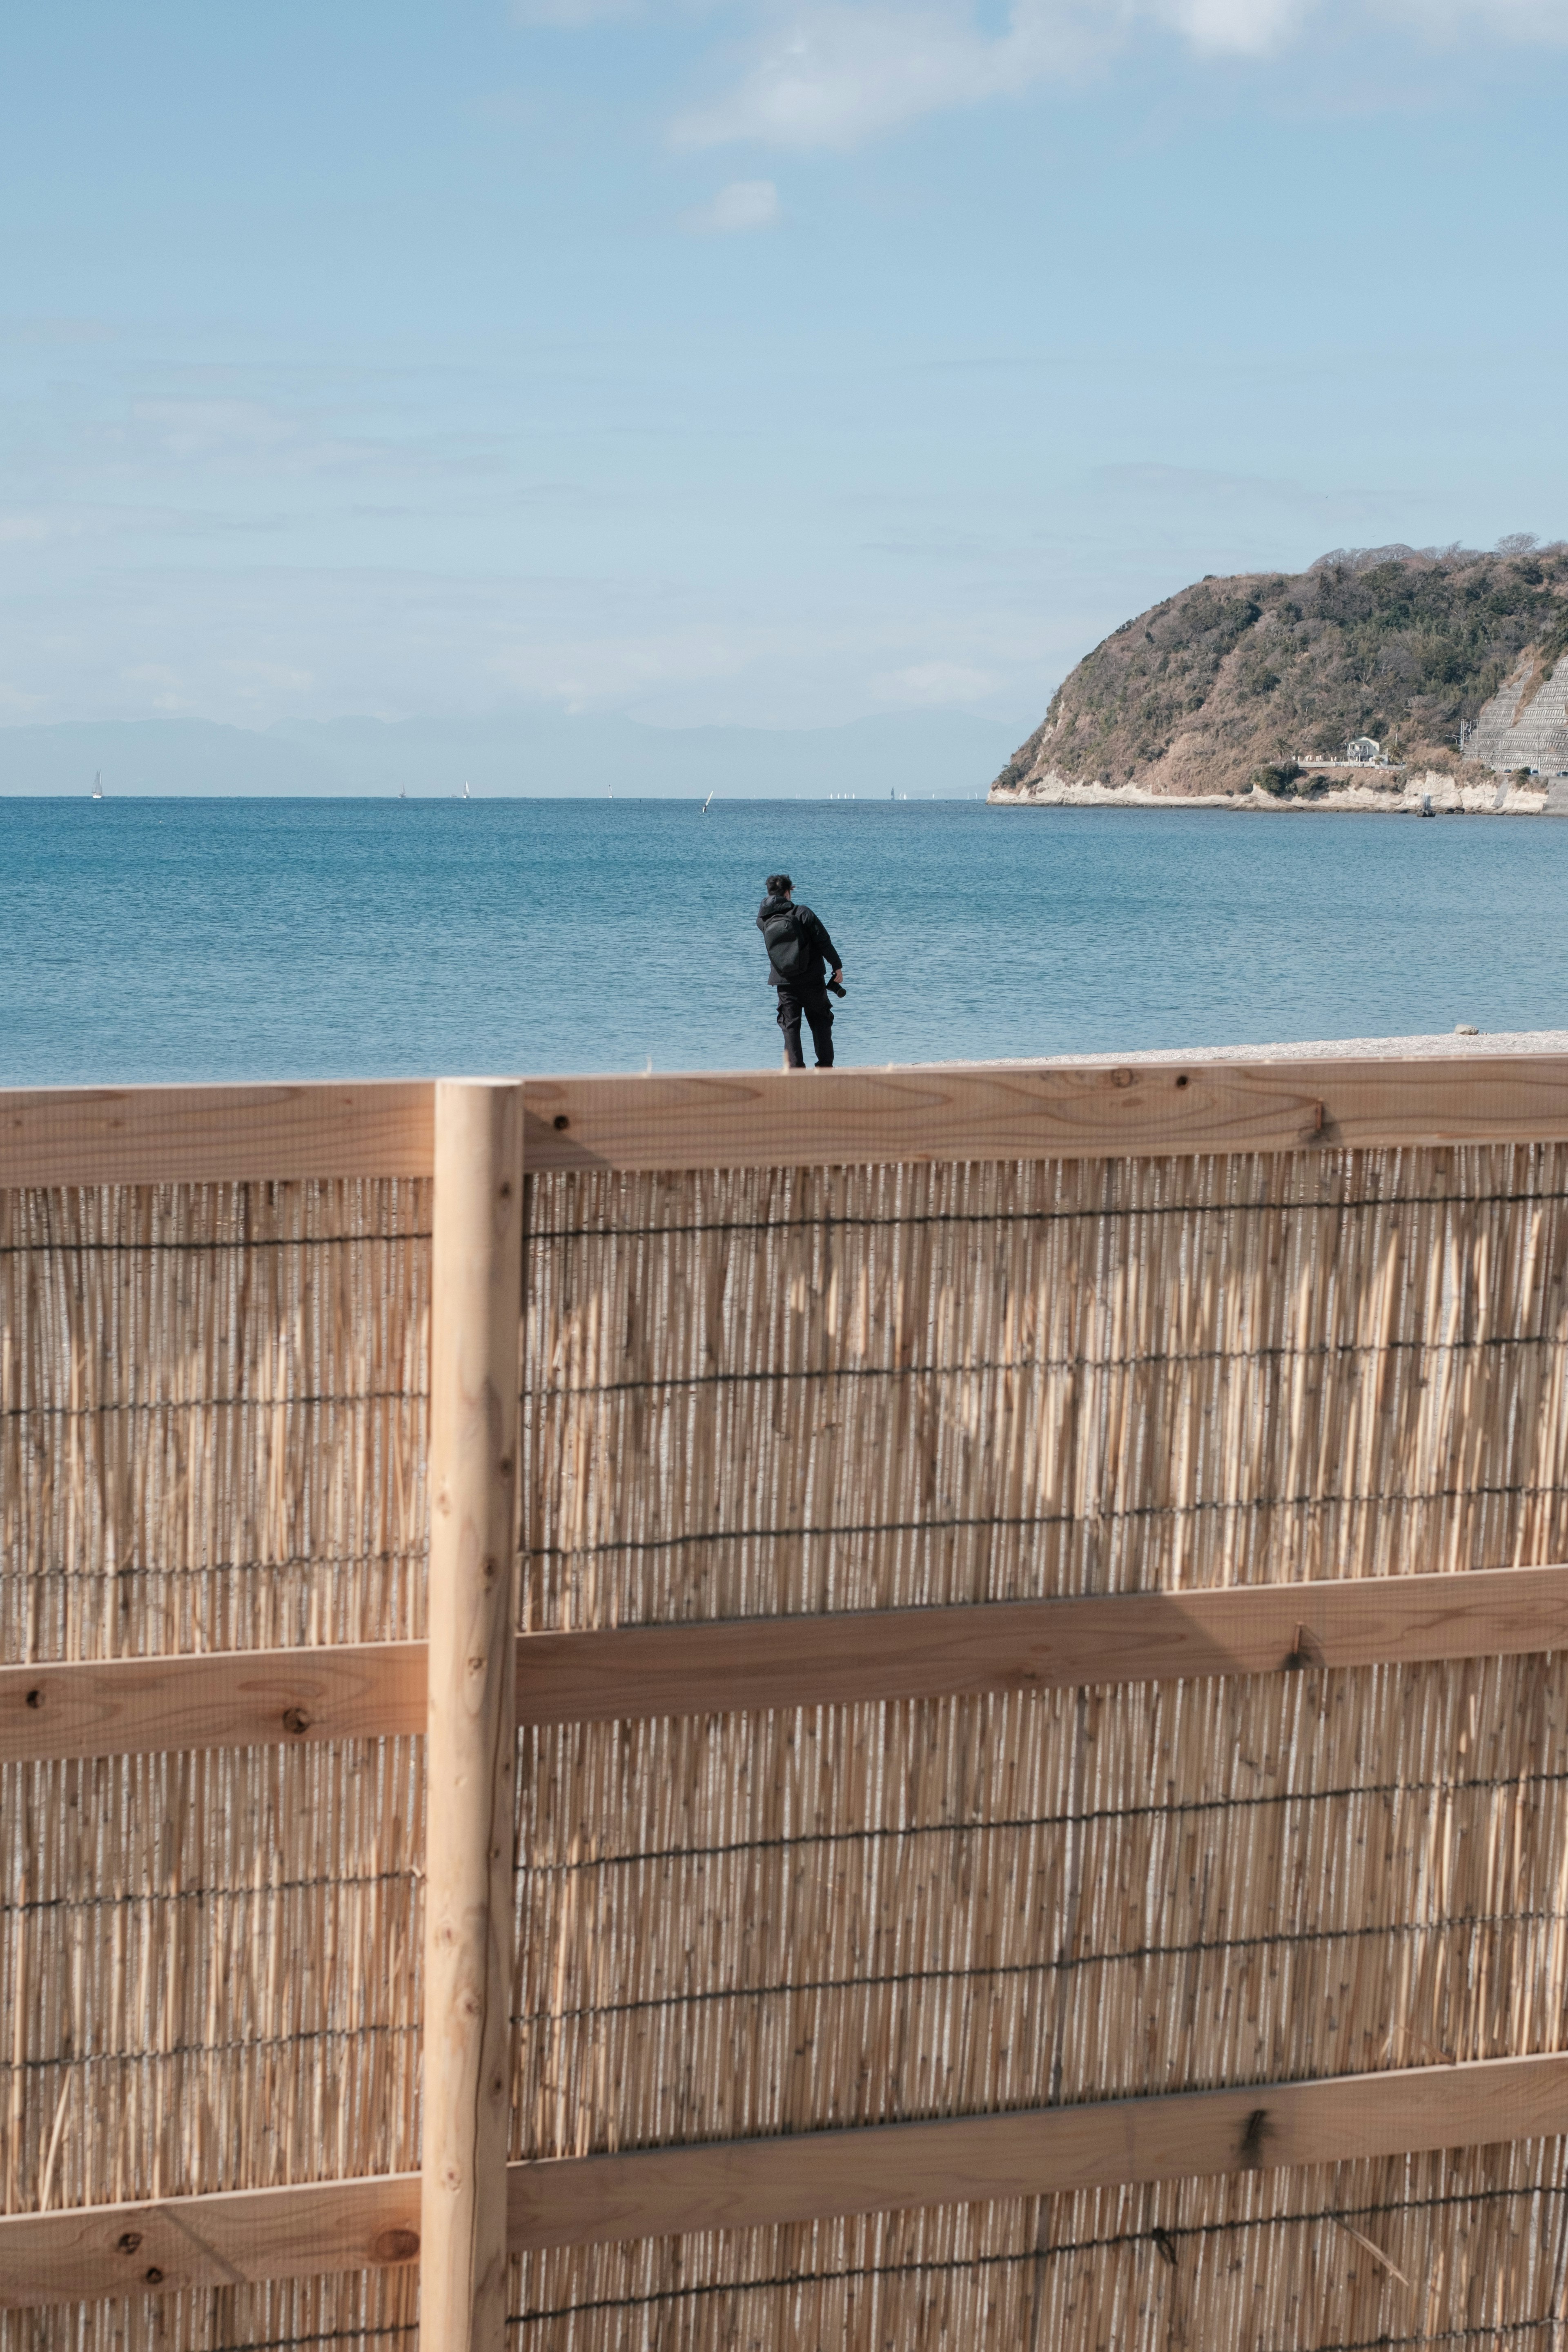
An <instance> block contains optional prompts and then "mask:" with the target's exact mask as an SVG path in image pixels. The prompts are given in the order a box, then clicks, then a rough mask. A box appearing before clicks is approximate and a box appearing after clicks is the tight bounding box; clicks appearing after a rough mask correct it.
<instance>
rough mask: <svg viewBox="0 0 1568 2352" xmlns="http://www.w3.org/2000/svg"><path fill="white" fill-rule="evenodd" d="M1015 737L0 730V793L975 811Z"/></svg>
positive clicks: (914, 728) (81, 726) (977, 722)
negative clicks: (933, 804)
mask: <svg viewBox="0 0 1568 2352" xmlns="http://www.w3.org/2000/svg"><path fill="white" fill-rule="evenodd" d="M1014 740H1016V730H1014V729H1012V728H1010V727H1008V726H1007V725H1005V723H1003V722H1000V721H997V720H995V719H974V718H971V717H968V716H966V715H965V714H963V713H962V712H956V711H942V710H939V711H925V712H903V711H900V712H890V713H889V714H888V715H887V716H885V717H880V718H874V719H856V720H854V721H852V722H851V723H850V724H849V725H847V726H844V727H823V728H809V729H802V730H799V731H793V730H782V729H780V730H769V729H763V728H746V727H688V728H663V727H648V726H645V725H643V724H641V723H640V722H639V721H637V719H625V718H620V717H616V716H610V717H586V718H569V717H565V716H561V715H558V714H555V713H553V712H521V713H515V714H507V715H504V716H500V717H492V718H488V719H399V720H392V721H387V720H382V719H321V720H313V719H292V720H288V721H286V722H284V723H283V724H281V725H279V726H277V727H273V728H270V729H268V730H267V731H266V732H262V731H260V730H255V729H250V728H244V727H224V726H218V725H216V724H215V723H213V722H212V721H211V720H208V719H84V720H79V721H68V722H66V723H63V724H60V725H57V726H50V727H0V793H89V792H90V791H91V790H92V780H93V776H94V774H95V773H96V772H100V771H101V772H102V776H103V788H104V791H105V793H109V794H110V795H111V796H113V795H118V794H121V793H127V794H130V793H134V794H142V793H152V794H163V793H167V794H181V795H183V794H187V793H193V794H207V793H222V794H230V793H233V794H242V795H243V794H251V793H258V794H260V793H278V794H283V795H288V794H298V795H332V794H361V793H399V792H406V793H407V794H408V796H409V798H410V799H411V800H413V799H418V798H426V797H434V798H450V797H452V796H453V795H454V794H457V793H461V791H462V789H463V786H464V785H465V784H467V785H468V788H469V790H470V791H471V792H472V793H474V795H475V796H476V797H478V798H489V797H492V796H495V795H506V796H509V797H510V796H519V797H550V796H554V795H574V794H592V795H595V796H602V795H603V794H605V793H614V794H615V795H616V796H617V797H620V798H625V799H628V800H630V799H639V798H644V797H658V798H681V797H684V798H691V797H692V796H694V795H695V796H696V797H698V798H700V799H705V798H706V797H707V795H708V794H709V793H719V794H720V795H721V796H729V797H734V798H744V799H748V800H771V799H780V800H783V799H818V798H821V797H822V796H824V795H825V794H826V793H859V794H860V795H861V796H862V797H863V798H869V799H879V800H886V799H887V797H888V794H889V792H897V793H909V794H910V796H911V797H914V798H919V799H924V798H927V797H929V796H930V795H931V794H935V795H937V796H939V797H941V798H944V799H945V798H950V797H952V798H956V797H962V796H965V795H969V794H973V795H974V796H975V797H976V798H978V797H980V796H981V795H982V794H983V793H984V790H985V786H986V783H987V782H988V780H989V778H990V777H991V776H992V775H993V774H994V772H995V770H996V767H997V764H998V762H999V761H1002V760H1003V759H1005V757H1006V754H1007V751H1008V750H1009V748H1010V747H1011V745H1012V743H1013V741H1014Z"/></svg>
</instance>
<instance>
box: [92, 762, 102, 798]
mask: <svg viewBox="0 0 1568 2352" xmlns="http://www.w3.org/2000/svg"><path fill="white" fill-rule="evenodd" d="M92 797H93V799H94V800H95V801H100V800H101V799H102V798H103V772H102V770H101V769H100V771H99V772H98V774H97V775H95V776H94V778H93V780H92Z"/></svg>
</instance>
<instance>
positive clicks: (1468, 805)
mask: <svg viewBox="0 0 1568 2352" xmlns="http://www.w3.org/2000/svg"><path fill="white" fill-rule="evenodd" d="M1563 797H1564V799H1565V801H1568V793H1565V794H1564V796H1563ZM1550 801H1551V793H1550V791H1549V789H1548V786H1547V785H1546V784H1545V783H1544V782H1542V783H1541V784H1540V785H1539V786H1537V785H1535V784H1533V783H1532V784H1531V785H1529V786H1525V785H1521V784H1516V783H1514V782H1512V780H1511V779H1510V778H1509V777H1506V776H1504V777H1498V776H1493V775H1489V777H1488V778H1487V780H1486V782H1477V783H1473V784H1472V783H1459V782H1456V780H1455V779H1454V778H1453V777H1452V776H1450V775H1446V774H1445V773H1444V772H1442V771H1441V770H1440V769H1436V768H1429V769H1427V771H1426V773H1425V775H1423V776H1420V777H1417V778H1414V779H1412V781H1411V782H1408V783H1406V784H1405V785H1404V786H1402V787H1401V789H1400V790H1399V791H1398V792H1388V791H1379V790H1378V789H1377V788H1376V787H1375V786H1373V785H1371V784H1350V783H1346V784H1331V785H1330V787H1329V789H1328V790H1327V791H1326V792H1323V793H1318V794H1317V795H1316V796H1315V797H1314V798H1311V799H1308V798H1306V797H1304V796H1301V797H1299V796H1298V795H1296V794H1295V793H1280V794H1279V795H1278V796H1276V795H1275V794H1274V793H1265V792H1259V790H1258V787H1257V786H1256V785H1252V786H1249V788H1248V789H1247V791H1246V792H1245V793H1156V792H1151V791H1150V790H1149V788H1148V787H1147V785H1144V784H1101V783H1091V784H1079V783H1071V782H1068V779H1067V778H1066V777H1065V776H1058V775H1056V774H1050V775H1047V776H1044V777H1042V778H1041V779H1040V781H1039V782H1037V783H1032V784H1031V783H1020V784H993V785H992V787H991V790H990V791H989V792H988V793H986V795H985V803H986V806H987V807H988V808H1080V809H1088V808H1094V809H1117V808H1120V809H1135V808H1164V809H1169V808H1187V809H1228V810H1230V811H1232V812H1233V813H1235V814H1242V813H1247V814H1252V815H1259V816H1261V815H1278V816H1288V815H1294V814H1306V815H1319V816H1321V815H1325V814H1327V815H1331V816H1409V817H1420V816H1425V815H1427V814H1430V815H1432V816H1509V817H1513V816H1545V815H1548V814H1551V815H1556V814H1559V812H1558V811H1557V810H1556V809H1555V808H1552V807H1551V806H1550ZM1561 813H1562V814H1564V815H1568V806H1565V807H1564V808H1563V810H1562V812H1561Z"/></svg>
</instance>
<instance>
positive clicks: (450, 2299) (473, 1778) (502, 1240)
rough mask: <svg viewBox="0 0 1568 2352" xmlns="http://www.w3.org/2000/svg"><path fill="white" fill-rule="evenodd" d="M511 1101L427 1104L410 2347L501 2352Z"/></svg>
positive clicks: (505, 1094)
mask: <svg viewBox="0 0 1568 2352" xmlns="http://www.w3.org/2000/svg"><path fill="white" fill-rule="evenodd" d="M521 1145H522V1102H521V1088H520V1087H516V1086H485V1085H479V1084H473V1085H470V1084H467V1083H463V1082H458V1081H447V1080H443V1081H442V1082H441V1084H440V1085H438V1086H437V1089H436V1207H435V1217H434V1240H433V1249H432V1264H431V1281H430V1302H431V1303H430V1581H429V1622H430V1640H429V1716H428V1729H427V1734H426V1751H425V1769H426V1844H425V1857H426V1858H425V2041H424V2078H423V2099H422V2107H423V2135H424V2137H423V2189H422V2192H421V2200H420V2211H421V2216H422V2219H421V2221H420V2236H421V2239H422V2241H423V2246H424V2252H423V2255H422V2258H421V2263H420V2274H419V2340H420V2342H421V2344H422V2345H423V2347H425V2352H505V2344H506V2159H507V2145H508V2131H509V2126H510V2117H511V2098H510V2092H511V2086H510V2024H509V1997H510V1991H511V1975H512V1885H513V1854H512V1846H513V1840H514V1837H515V1828H514V1823H515V1819H516V1790H517V1736H516V1730H515V1727H514V1723H513V1716H512V1707H513V1699H514V1693H515V1688H516V1680H517V1676H516V1668H515V1663H514V1646H515V1641H516V1636H515V1634H514V1633H513V1631H512V1628H513V1627H514V1625H515V1624H516V1622H517V1600H516V1568H517V1445H518V1389H519V1373H518V1363H519V1308H520V1305H521V1296H522V1150H521Z"/></svg>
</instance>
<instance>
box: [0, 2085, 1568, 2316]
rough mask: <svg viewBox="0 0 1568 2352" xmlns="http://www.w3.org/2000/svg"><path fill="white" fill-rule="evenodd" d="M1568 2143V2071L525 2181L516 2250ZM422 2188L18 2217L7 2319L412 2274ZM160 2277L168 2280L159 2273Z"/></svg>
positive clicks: (1236, 2094)
mask: <svg viewBox="0 0 1568 2352" xmlns="http://www.w3.org/2000/svg"><path fill="white" fill-rule="evenodd" d="M1564 2131H1568V2054H1563V2053H1550V2054H1548V2055H1545V2056H1540V2057H1529V2058H1496V2059H1485V2060H1481V2061H1479V2062H1476V2063H1471V2064H1468V2065H1461V2066H1427V2067H1418V2068H1413V2069H1410V2070H1407V2071H1403V2072H1399V2073H1394V2074H1361V2075H1341V2076H1337V2077H1335V2078H1333V2079H1332V2080H1331V2081H1328V2082H1320V2083H1292V2084H1253V2085H1247V2086H1244V2087H1242V2088H1239V2089H1230V2090H1222V2091H1196V2092H1176V2093H1173V2094H1170V2095H1166V2096H1163V2097H1158V2098H1143V2099H1114V2100H1103V2101H1097V2102H1095V2103H1093V2104H1091V2105H1083V2106H1073V2107H1050V2108H1043V2109H1034V2110H1032V2111H1030V2112H1028V2113H1026V2114H1022V2115H996V2116H964V2117H960V2118H958V2119H955V2120H953V2121H949V2122H940V2123H918V2124H887V2125H879V2126H872V2127H870V2128H867V2129H860V2130H855V2131H833V2132H806V2133H802V2134H798V2135H796V2136H794V2137H777V2138H772V2139H760V2140H737V2141H730V2142H727V2143H720V2144H718V2145H712V2144H710V2145H707V2146H701V2147H670V2148H652V2149H639V2150H637V2151H635V2152H633V2153H631V2154H628V2155H623V2156H588V2157H569V2158H559V2159H556V2160H553V2161H552V2162H548V2163H542V2164H531V2163H522V2164H512V2165H510V2166H509V2167H508V2168H507V2172H506V2191H507V2233H508V2240H509V2243H510V2249H511V2251H512V2252H514V2253H518V2252H527V2251H529V2250H531V2249H537V2248H542V2247H547V2246H568V2245H595V2244H601V2243H605V2242H609V2241H611V2240H615V2239H620V2238H637V2237H655V2236H665V2235H671V2234H675V2233H689V2232H695V2231H708V2230H720V2229H724V2230H729V2229H753V2228H758V2227H763V2226H767V2225H769V2224H773V2223H778V2222H786V2221H812V2220H818V2219H824V2218H826V2217H829V2216H833V2215H839V2214H847V2213H871V2212H881V2211H891V2210H899V2209H900V2208H908V2207H911V2206H918V2205H946V2204H965V2203H972V2202H973V2203H979V2202H984V2201H986V2200H993V2199H997V2198H1013V2197H1028V2196H1047V2195H1053V2194H1058V2193H1060V2192H1063V2191H1067V2190H1071V2189H1081V2188H1092V2187H1102V2186H1111V2185H1115V2184H1117V2183H1119V2182H1126V2181H1155V2180H1182V2179H1194V2178H1197V2177H1200V2176H1203V2175H1205V2174H1214V2173H1225V2172H1244V2171H1257V2170H1263V2169H1266V2168H1275V2167H1281V2166H1292V2167H1293V2166H1301V2165H1314V2164H1334V2163H1342V2162H1346V2161H1350V2160H1353V2159H1356V2158H1365V2157H1375V2156H1395V2155H1403V2154H1406V2153H1415V2152H1416V2151H1419V2150H1424V2149H1429V2148H1439V2147H1483V2146H1487V2145H1490V2144H1494V2143H1496V2142H1499V2141H1502V2140H1509V2139H1534V2138H1541V2137H1551V2136H1553V2135H1556V2134H1559V2133H1563V2132H1564ZM418 2187H419V2184H418V2178H417V2176H416V2175H415V2174H412V2173H400V2174H395V2175H390V2176H388V2177H386V2178H384V2179H372V2180H352V2181H326V2182H322V2183H321V2184H319V2185H315V2186H305V2187H300V2188H294V2189H251V2190H241V2191H237V2192H232V2193H229V2194H220V2195H216V2196H208V2197H187V2198H172V2199H166V2200H163V2201H161V2202H157V2203H146V2204H127V2205H110V2206H90V2207H87V2208H83V2209H80V2210H74V2211H69V2210H68V2211H65V2212H58V2213H44V2214H32V2213H24V2214H16V2215H12V2216H10V2217H7V2218H5V2219H4V2220H0V2309H5V2310H25V2309H27V2308H29V2307H32V2306H34V2305H48V2304H67V2303H72V2304H74V2303H84V2302H90V2301H93V2300H95V2299H98V2298H100V2297H108V2296H119V2295H125V2294H135V2293H137V2292H139V2291H142V2290H145V2289H147V2288H155V2289H157V2290H158V2291H160V2292H162V2293H166V2294H175V2293H178V2292H180V2291H182V2290H184V2289H188V2288H192V2287H204V2286H221V2285H233V2284H237V2283H239V2282H242V2281H250V2280H257V2279H265V2278H302V2277H308V2276H310V2274H311V2273H316V2272H321V2271H348V2270H360V2269H370V2268H376V2267H384V2266H389V2265H392V2264H395V2263H407V2262H411V2261H413V2260H415V2259H416V2258H417V2256H418V2253H419V2196H418ZM153 2273H157V2275H156V2276H154V2275H153Z"/></svg>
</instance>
